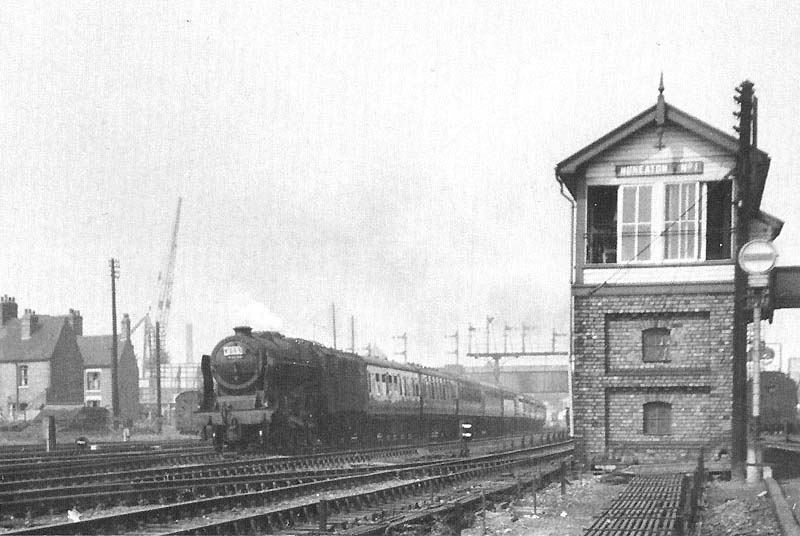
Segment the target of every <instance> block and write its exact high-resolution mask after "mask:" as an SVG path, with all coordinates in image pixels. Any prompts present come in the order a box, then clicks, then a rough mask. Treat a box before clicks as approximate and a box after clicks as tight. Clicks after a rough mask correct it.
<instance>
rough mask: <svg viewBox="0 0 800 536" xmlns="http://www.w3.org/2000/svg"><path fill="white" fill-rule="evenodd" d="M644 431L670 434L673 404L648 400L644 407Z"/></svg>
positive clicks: (653, 433) (650, 433)
mask: <svg viewBox="0 0 800 536" xmlns="http://www.w3.org/2000/svg"><path fill="white" fill-rule="evenodd" d="M642 414H643V422H644V433H645V434H646V435H668V434H670V433H671V432H672V404H669V403H667V402H648V403H646V404H645V405H644V406H643V407H642Z"/></svg>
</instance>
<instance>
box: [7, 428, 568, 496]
mask: <svg viewBox="0 0 800 536" xmlns="http://www.w3.org/2000/svg"><path fill="white" fill-rule="evenodd" d="M559 437H565V436H564V435H563V434H561V435H559V434H546V433H543V434H535V435H533V436H515V437H507V438H489V439H480V440H475V441H474V442H473V445H474V448H473V450H482V451H491V450H492V449H497V448H503V449H510V448H516V447H519V446H524V445H525V444H526V441H527V443H528V444H532V443H535V444H540V443H542V442H548V441H550V440H551V439H552V438H559ZM460 446H461V444H460V442H458V441H449V442H442V443H435V444H427V445H421V446H420V445H400V446H392V447H377V448H372V449H362V450H358V451H344V452H327V453H319V454H307V455H301V456H288V457H279V456H274V455H265V454H255V453H252V454H236V453H232V452H231V453H226V454H217V453H215V452H213V451H210V450H208V449H205V450H200V451H189V452H183V453H182V452H180V451H173V450H171V451H169V452H160V451H157V452H152V451H151V452H149V453H141V454H140V455H137V456H130V458H126V457H125V456H123V455H118V454H112V455H110V457H108V456H106V455H103V454H97V455H88V456H84V455H81V456H79V457H77V458H76V459H75V460H74V461H73V462H71V461H70V460H64V461H62V462H61V463H42V464H37V463H26V464H22V465H18V466H15V465H11V466H8V467H0V493H2V492H7V491H12V490H19V489H43V488H50V487H64V486H79V485H90V484H94V483H101V482H114V481H138V480H169V479H171V478H175V477H180V476H181V475H186V474H191V475H194V476H196V477H200V476H213V475H215V474H216V475H223V476H224V475H226V474H231V473H232V472H233V473H236V474H245V473H247V472H252V471H261V470H262V469H260V468H259V466H260V465H263V464H269V465H270V469H269V470H272V471H288V470H295V469H313V468H315V467H325V466H328V465H330V464H329V463H328V462H327V461H325V460H327V459H328V458H333V459H338V460H339V461H340V462H341V463H359V462H367V461H371V460H372V459H374V458H391V457H399V456H412V455H414V456H416V455H419V454H424V453H428V454H430V455H446V454H452V453H454V452H458V451H459V449H460Z"/></svg>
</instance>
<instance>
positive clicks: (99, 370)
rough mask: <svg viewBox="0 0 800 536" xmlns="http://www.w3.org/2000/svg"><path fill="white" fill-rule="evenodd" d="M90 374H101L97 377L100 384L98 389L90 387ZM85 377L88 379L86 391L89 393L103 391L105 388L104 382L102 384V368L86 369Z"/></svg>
mask: <svg viewBox="0 0 800 536" xmlns="http://www.w3.org/2000/svg"><path fill="white" fill-rule="evenodd" d="M89 374H98V375H99V376H98V378H97V384H98V388H97V389H89ZM84 379H85V380H86V384H85V385H86V392H87V393H99V392H101V391H102V390H103V384H102V381H103V371H102V370H101V369H86V373H85V376H84Z"/></svg>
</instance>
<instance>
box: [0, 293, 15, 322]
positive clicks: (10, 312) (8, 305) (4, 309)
mask: <svg viewBox="0 0 800 536" xmlns="http://www.w3.org/2000/svg"><path fill="white" fill-rule="evenodd" d="M14 318H17V304H16V303H14V298H10V299H9V297H8V295H6V296H3V301H2V302H0V322H2V324H0V325H3V326H5V325H6V323H7V322H8V321H9V320H12V319H14Z"/></svg>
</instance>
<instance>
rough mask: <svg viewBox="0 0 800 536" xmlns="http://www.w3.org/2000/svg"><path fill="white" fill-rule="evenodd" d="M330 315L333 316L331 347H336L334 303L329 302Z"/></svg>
mask: <svg viewBox="0 0 800 536" xmlns="http://www.w3.org/2000/svg"><path fill="white" fill-rule="evenodd" d="M331 317H333V348H334V350H335V349H336V304H335V303H332V304H331Z"/></svg>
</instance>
